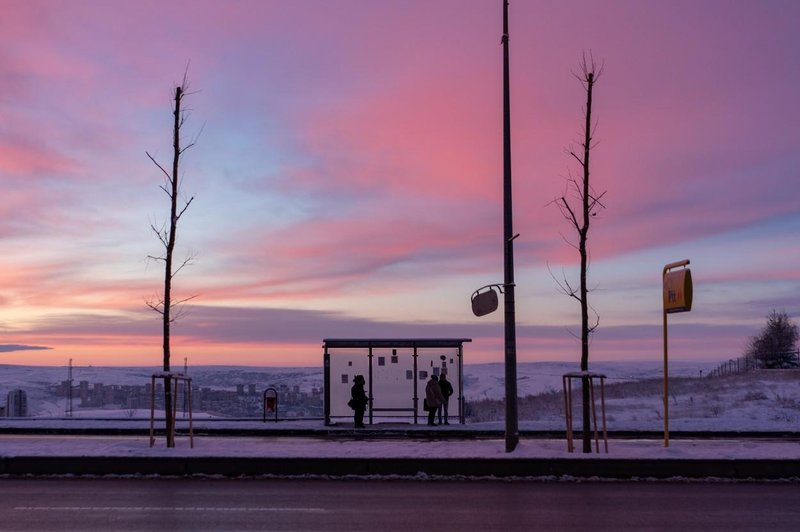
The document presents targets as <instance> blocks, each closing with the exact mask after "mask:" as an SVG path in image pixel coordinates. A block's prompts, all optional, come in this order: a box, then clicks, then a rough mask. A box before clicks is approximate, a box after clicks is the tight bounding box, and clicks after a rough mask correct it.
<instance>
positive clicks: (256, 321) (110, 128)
mask: <svg viewBox="0 0 800 532" xmlns="http://www.w3.org/2000/svg"><path fill="white" fill-rule="evenodd" d="M798 27H800V2H795V1H792V0H786V1H779V0H760V1H755V0H752V1H738V0H724V1H717V0H687V1H682V0H673V1H669V2H666V1H655V0H654V1H650V0H632V1H622V0H607V1H600V0H592V1H578V0H559V1H534V0H512V1H511V4H510V35H511V40H510V44H511V48H510V55H511V112H512V154H513V182H514V185H513V186H514V225H515V227H514V231H515V232H518V233H520V237H519V238H518V239H517V240H516V241H515V245H516V247H515V254H516V256H515V259H516V283H517V291H516V298H517V325H518V328H517V336H518V359H519V360H520V361H522V362H525V361H541V360H575V361H576V365H577V363H578V360H579V344H578V342H577V341H576V340H575V338H574V337H573V335H572V334H573V333H575V332H576V331H577V330H578V323H579V306H578V305H577V303H576V302H575V301H573V300H571V299H570V298H568V297H566V296H564V295H563V294H561V293H560V292H559V291H558V287H557V285H556V282H555V281H554V279H553V277H552V276H551V273H550V272H551V271H552V272H553V274H554V275H556V276H558V277H561V276H562V275H565V276H567V278H569V279H571V280H572V282H573V283H577V264H578V256H577V252H576V251H575V250H573V249H572V248H571V247H570V246H569V245H568V244H567V243H566V242H565V241H564V238H563V237H567V238H570V237H571V236H572V234H571V232H570V227H569V226H568V225H567V222H566V221H565V220H564V219H563V218H562V217H561V215H560V213H559V211H558V209H557V208H556V207H555V206H553V205H552V204H551V201H552V200H553V199H554V198H555V197H557V196H560V195H561V194H562V191H563V189H564V184H565V181H564V176H566V175H568V172H570V171H573V172H574V171H575V168H574V165H573V164H572V161H571V158H570V157H569V155H567V154H566V153H565V149H566V148H568V147H569V146H570V145H572V144H574V143H575V141H576V139H577V138H578V136H579V134H580V129H581V123H582V119H583V115H582V108H583V105H584V100H585V94H584V92H583V88H582V87H581V85H580V84H579V83H578V81H577V80H576V79H575V77H574V76H573V74H572V73H573V72H574V71H576V69H577V65H578V61H579V60H580V57H581V55H582V54H583V53H584V52H587V53H588V52H589V51H591V53H592V54H593V56H594V57H595V58H596V59H597V60H598V61H600V62H603V63H604V70H603V72H602V76H601V77H600V79H599V81H598V83H597V85H596V89H595V102H594V116H595V117H596V118H597V120H598V125H597V129H596V133H595V138H596V139H597V140H598V142H599V143H598V145H597V147H596V149H595V150H594V152H593V155H592V182H593V186H594V188H595V189H597V190H601V191H602V190H606V191H607V194H606V196H605V204H606V207H607V208H606V209H605V210H604V211H602V212H601V214H600V215H599V216H597V217H596V218H595V219H593V223H592V227H591V231H590V235H589V246H590V250H591V256H592V265H591V270H590V284H591V286H592V287H595V291H594V292H593V293H592V296H591V304H592V306H593V307H594V308H595V309H596V310H597V312H598V313H599V315H600V328H599V329H598V330H597V332H596V334H595V336H594V339H593V343H592V353H591V355H590V357H591V358H590V360H591V359H594V360H614V359H639V360H649V359H652V360H659V359H660V357H661V356H662V343H661V341H662V340H661V334H662V329H661V319H662V315H661V269H662V267H663V266H664V265H665V264H667V263H669V262H673V261H677V260H682V259H686V258H688V259H690V260H691V268H692V275H693V278H694V308H693V310H692V311H691V312H690V313H682V314H675V315H672V316H671V317H670V338H671V342H670V353H671V356H672V357H674V358H681V359H699V360H722V359H725V360H727V359H729V358H733V357H736V356H739V355H741V354H742V351H743V349H744V347H745V345H746V343H747V340H748V338H749V337H750V336H752V335H753V334H755V333H756V332H757V331H758V329H759V328H760V327H761V326H762V325H763V323H764V322H765V317H766V315H767V314H768V313H769V312H770V311H771V310H772V309H777V310H781V311H786V312H787V313H788V314H789V315H790V316H791V317H793V318H794V319H795V321H796V320H797V318H798V316H800V268H798V267H799V266H800V239H799V238H798V235H800V181H799V178H800V175H798V173H799V171H800V170H799V169H800V133H798V131H800V130H799V129H798V124H800V106H798V105H797V98H798V90H799V89H800V32H798ZM501 33H502V3H501V0H425V1H422V0H419V1H415V0H403V1H400V0H373V1H366V0H360V1H349V0H318V1H316V0H298V1H293V2H286V1H277V0H275V1H272V0H259V1H246V0H238V1H234V2H223V1H169V2H165V1H163V0H158V1H152V2H150V1H136V2H132V1H131V2H122V1H119V2H107V1H100V0H97V1H80V0H74V1H70V2H66V1H55V0H53V1H36V0H0V250H1V251H2V252H1V253H0V272H2V274H1V275H0V363H11V364H46V365H65V364H66V363H67V362H68V360H69V359H70V358H72V359H74V363H75V364H77V365H88V364H93V365H150V366H156V365H159V364H160V363H161V352H160V345H161V338H160V323H159V321H158V317H157V315H155V314H154V313H153V312H152V311H149V310H148V309H147V308H146V306H145V301H146V300H148V299H151V298H152V297H153V296H154V295H157V294H158V293H159V291H160V290H161V288H162V287H161V282H162V279H161V278H162V275H163V274H162V270H161V264H159V263H153V262H148V261H147V260H146V257H147V256H148V255H158V254H159V253H160V252H161V250H160V247H159V246H160V244H159V242H158V241H157V239H156V237H155V236H154V235H153V234H152V232H151V231H150V224H151V223H157V224H160V223H161V222H162V221H163V220H164V219H165V217H166V216H167V214H168V203H167V200H166V197H165V196H164V194H163V192H162V191H161V190H159V185H161V184H162V179H161V174H160V172H159V171H158V169H157V168H156V167H155V166H153V165H152V163H150V161H149V160H148V158H147V156H146V155H145V151H147V152H150V153H151V154H154V155H155V156H156V158H158V159H159V160H160V161H161V162H162V163H164V164H167V165H168V164H169V163H170V156H171V153H170V150H171V119H172V118H171V101H170V96H171V92H172V91H173V87H174V84H175V83H176V82H179V81H180V80H181V78H182V76H183V73H184V70H185V69H186V67H187V63H188V64H189V79H190V85H191V89H193V90H197V91H199V92H197V93H195V94H193V95H191V96H190V97H189V99H188V100H187V103H188V105H189V106H190V107H191V109H192V113H191V116H190V118H189V122H188V124H187V126H186V129H185V134H186V135H187V137H191V136H192V135H194V134H196V133H197V132H199V131H200V130H201V128H202V134H201V135H200V137H199V139H198V142H197V145H196V147H194V148H192V149H191V150H189V151H188V152H187V153H186V154H185V158H184V159H183V166H182V168H183V174H184V181H183V190H184V192H185V193H186V195H187V196H188V195H191V196H194V197H195V200H194V202H193V203H192V205H191V207H190V208H189V210H188V211H187V213H186V215H185V216H184V217H183V219H182V220H181V225H180V226H179V230H178V254H179V256H181V257H183V256H185V255H186V254H187V253H194V254H196V256H197V261H196V263H195V264H194V265H193V266H191V267H190V268H187V269H185V270H183V271H182V272H181V273H180V275H179V276H178V277H177V278H176V285H175V290H176V293H175V295H176V297H185V296H190V295H196V296H197V297H196V299H194V300H193V301H192V304H191V305H190V307H188V309H187V310H188V313H187V315H186V316H185V317H184V318H183V319H182V320H180V321H178V322H177V323H176V324H175V326H174V334H175V337H174V341H173V352H174V358H173V361H174V362H175V363H180V364H182V363H183V358H184V357H187V358H188V359H189V363H190V364H252V365H280V366H305V365H318V364H321V360H322V350H321V347H320V346H321V342H322V339H323V338H336V337H343V338H349V337H467V338H473V342H472V343H471V344H467V345H466V350H465V361H466V362H467V363H469V362H493V361H494V362H501V361H502V360H503V326H502V320H503V316H502V312H496V313H494V314H492V315H490V316H486V317H483V318H476V317H474V316H473V315H472V313H471V309H470V304H469V303H470V295H471V294H472V292H473V291H474V290H475V289H477V288H479V287H481V286H483V285H486V284H489V283H498V282H502V279H503V261H502V252H503V243H502V235H503V227H502V168H503V167H502V108H501V104H502V77H501V74H502V47H501V44H500V37H501Z"/></svg>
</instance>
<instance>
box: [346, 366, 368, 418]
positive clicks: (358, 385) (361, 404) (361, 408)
mask: <svg viewBox="0 0 800 532" xmlns="http://www.w3.org/2000/svg"><path fill="white" fill-rule="evenodd" d="M364 384H366V383H365V381H364V376H363V375H356V376H355V377H353V387H352V388H350V402H349V403H348V404H349V405H350V408H352V409H353V425H355V428H357V429H363V428H364V412H365V411H366V410H367V403H368V402H369V399H368V398H367V393H366V392H365V391H364Z"/></svg>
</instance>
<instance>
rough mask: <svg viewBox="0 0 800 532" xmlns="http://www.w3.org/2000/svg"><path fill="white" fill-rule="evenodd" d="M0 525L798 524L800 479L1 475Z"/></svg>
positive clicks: (707, 530) (485, 527)
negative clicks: (682, 480) (683, 480)
mask: <svg viewBox="0 0 800 532" xmlns="http://www.w3.org/2000/svg"><path fill="white" fill-rule="evenodd" d="M587 524H588V526H587ZM0 530H15V531H19V530H103V531H110V530H136V531H152V530H169V531H179V530H348V531H351V530H370V531H379V532H386V531H390V530H403V531H414V530H436V531H437V532H440V531H446V530H460V531H468V530H480V531H489V530H503V531H510V530H576V531H577V530H581V531H583V532H585V531H586V530H592V531H595V530H615V531H619V530H679V531H689V530H702V531H703V532H711V531H715V530H725V531H732V530H758V531H764V530H769V531H781V530H793V531H796V530H800V484H799V483H788V482H786V483H783V482H775V483H732V482H718V483H657V482H638V483H636V482H596V483H593V482H581V483H578V482H553V483H542V482H502V481H449V480H448V481H444V480H436V481H419V480H393V481H386V480H275V479H203V478H193V479H182V478H172V479H159V478H97V479H85V478H75V479H63V478H49V479H46V478H28V479H14V478H7V479H0Z"/></svg>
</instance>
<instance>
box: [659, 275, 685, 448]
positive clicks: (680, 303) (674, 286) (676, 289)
mask: <svg viewBox="0 0 800 532" xmlns="http://www.w3.org/2000/svg"><path fill="white" fill-rule="evenodd" d="M688 265H689V260H688V259H687V260H682V261H678V262H671V263H670V264H667V265H666V266H664V270H663V272H662V274H661V286H662V290H663V294H662V299H663V308H664V447H669V367H668V364H667V314H672V313H675V312H688V311H690V310H692V272H691V271H690V270H689V268H684V269H682V270H675V271H670V270H672V269H673V268H680V267H681V266H688Z"/></svg>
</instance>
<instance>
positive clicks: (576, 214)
mask: <svg viewBox="0 0 800 532" xmlns="http://www.w3.org/2000/svg"><path fill="white" fill-rule="evenodd" d="M601 73H602V67H600V68H598V67H597V65H596V63H595V61H594V58H593V57H592V56H591V54H590V55H589V57H588V58H587V57H586V55H585V54H584V55H583V57H582V59H581V62H580V64H579V71H578V72H576V73H575V77H576V78H578V81H580V82H581V84H582V85H583V87H584V89H585V90H586V107H585V109H584V126H583V132H582V133H583V135H582V138H581V139H580V140H579V141H578V143H579V146H578V147H575V146H571V147H570V148H569V149H568V150H567V153H568V154H569V155H570V156H571V157H572V158H573V159H575V161H577V163H578V169H579V171H580V175H578V176H576V175H574V174H573V173H572V171H571V170H570V172H569V175H568V177H567V179H566V181H567V183H566V187H565V191H564V194H563V195H562V196H561V197H558V198H556V199H554V200H553V203H555V204H556V205H557V206H558V208H559V210H560V211H561V214H562V215H563V216H564V218H565V219H566V220H567V221H568V222H569V224H570V225H571V226H572V228H573V229H574V230H575V232H576V233H577V236H578V242H577V244H576V243H574V242H573V241H571V240H569V239H568V238H566V237H565V238H564V240H565V241H566V242H567V243H568V244H569V245H571V246H572V247H574V248H575V249H576V250H577V251H578V254H579V255H580V286H579V287H577V288H576V287H575V286H573V284H572V283H570V282H569V280H567V278H566V277H564V278H563V279H562V280H560V281H559V280H558V279H557V278H556V277H555V276H553V278H554V279H555V281H556V283H558V286H559V288H560V289H561V291H563V292H564V293H565V294H566V295H568V296H569V297H571V298H574V299H575V300H576V301H578V303H579V304H580V308H581V333H580V342H581V371H588V370H589V337H590V335H591V334H592V332H593V331H594V330H595V329H596V328H597V326H598V325H599V324H600V316H599V315H598V314H597V312H595V311H594V309H593V308H592V307H591V305H590V304H589V292H590V290H589V288H588V284H587V279H588V272H589V251H588V246H587V242H588V238H589V225H590V222H591V219H592V218H593V217H595V216H597V213H598V212H599V211H600V210H601V209H603V208H605V206H604V205H603V203H602V199H603V196H604V195H605V192H602V193H600V194H596V193H595V191H594V189H593V188H592V186H591V184H590V182H589V156H590V155H591V150H592V149H593V148H594V147H595V145H594V144H592V137H593V135H594V129H595V127H596V124H593V123H592V97H593V91H594V85H595V83H596V82H597V79H598V78H599V77H600V74H601ZM590 309H591V310H592V313H593V314H594V319H593V320H592V322H590V319H589V310H590ZM581 388H582V398H583V416H582V418H583V452H586V453H589V452H591V450H592V446H591V434H590V417H589V414H590V404H589V402H590V397H589V383H588V379H587V378H584V379H582V386H581Z"/></svg>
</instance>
